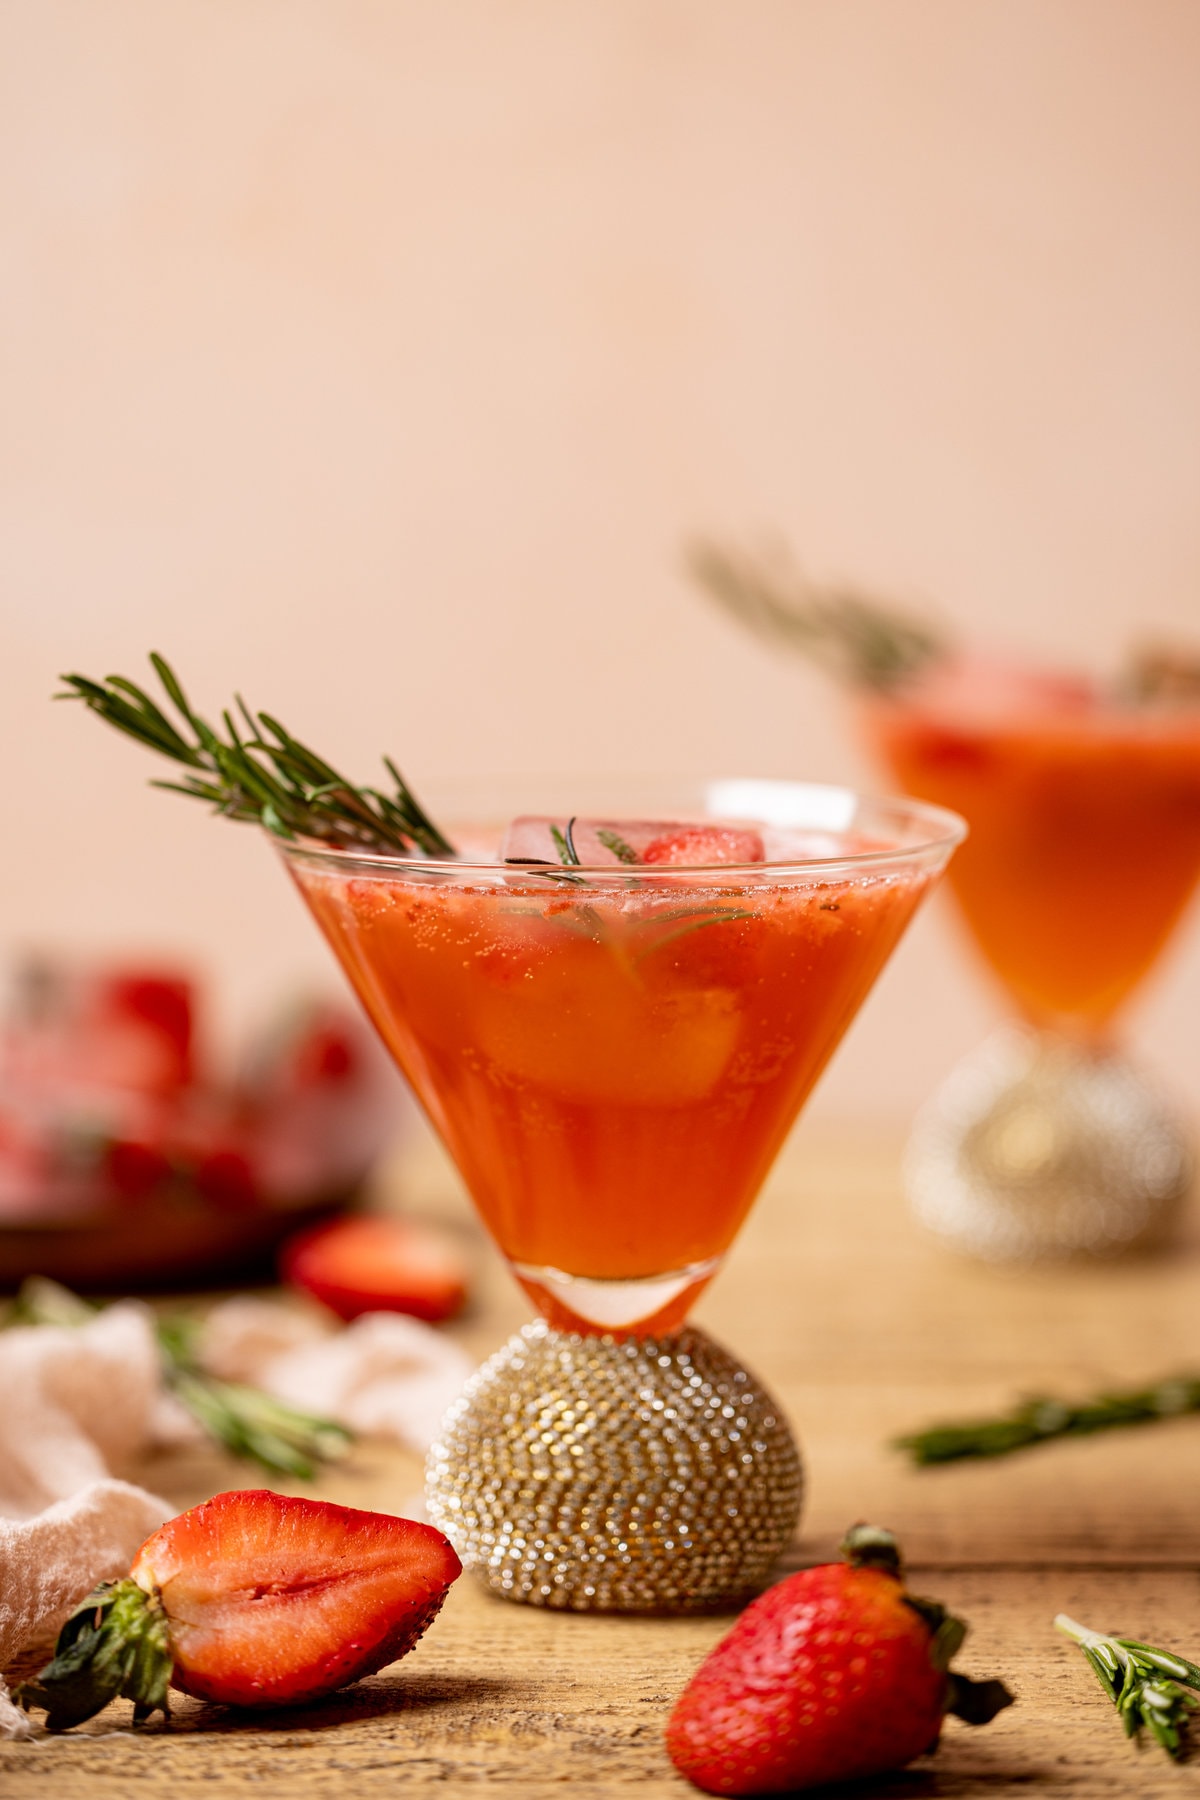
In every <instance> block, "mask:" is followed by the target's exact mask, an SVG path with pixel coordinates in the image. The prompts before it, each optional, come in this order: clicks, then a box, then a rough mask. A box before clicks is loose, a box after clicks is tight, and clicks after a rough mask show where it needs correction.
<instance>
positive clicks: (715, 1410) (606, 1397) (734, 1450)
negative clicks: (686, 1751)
mask: <svg viewBox="0 0 1200 1800" xmlns="http://www.w3.org/2000/svg"><path fill="white" fill-rule="evenodd" d="M803 1488H804V1477H803V1471H802V1467H801V1463H800V1455H799V1451H798V1450H797V1448H796V1444H795V1440H794V1439H793V1437H792V1434H791V1432H790V1431H789V1429H788V1426H787V1423H786V1421H785V1419H784V1417H783V1415H782V1413H781V1412H780V1409H779V1407H778V1406H777V1405H776V1403H775V1401H774V1400H773V1399H772V1398H771V1396H770V1394H768V1393H767V1392H766V1391H765V1389H764V1388H763V1387H762V1385H761V1383H759V1382H758V1381H757V1380H756V1379H755V1378H754V1376H752V1375H750V1374H749V1373H748V1372H747V1371H746V1370H745V1369H743V1368H742V1367H741V1366H740V1365H739V1364H738V1363H737V1362H736V1361H735V1360H734V1358H733V1357H732V1356H731V1355H730V1354H729V1352H728V1351H727V1350H724V1349H722V1348H721V1346H720V1345H719V1344H715V1343H714V1342H713V1341H712V1339H711V1338H709V1337H707V1336H706V1335H705V1334H704V1333H703V1332H702V1331H697V1330H696V1329H694V1328H693V1327H691V1326H688V1327H686V1328H685V1329H684V1330H683V1331H681V1332H680V1333H679V1334H678V1335H677V1336H674V1337H670V1338H661V1339H654V1338H640V1339H639V1338H625V1339H622V1340H614V1339H613V1338H609V1337H585V1336H576V1335H574V1334H571V1333H568V1332H560V1331H554V1330H552V1329H551V1328H550V1327H549V1326H548V1325H547V1324H545V1322H544V1321H542V1320H540V1319H539V1320H536V1321H535V1322H534V1323H533V1324H531V1325H527V1326H526V1327H525V1329H524V1330H523V1331H521V1332H519V1333H518V1335H517V1336H516V1337H514V1338H510V1339H509V1342H508V1343H507V1344H506V1345H505V1346H504V1348H503V1349H502V1350H500V1351H498V1352H497V1354H496V1355H495V1356H493V1357H492V1358H491V1360H490V1361H489V1362H487V1363H485V1364H484V1366H483V1368H481V1369H480V1370H479V1371H478V1373H477V1374H476V1375H474V1376H473V1377H472V1379H471V1381H470V1382H469V1383H468V1384H467V1387H466V1389H465V1390H464V1392H463V1395H462V1397H461V1398H460V1399H459V1400H458V1401H457V1402H456V1404H455V1405H454V1406H453V1407H452V1408H451V1410H450V1412H449V1413H448V1414H447V1416H446V1418H445V1420H444V1421H443V1423H442V1428H441V1433H440V1436H439V1438H438V1441H437V1443H435V1444H434V1446H433V1448H432V1449H431V1450H430V1452H429V1460H428V1464H427V1498H428V1505H429V1516H430V1518H431V1519H432V1521H433V1523H434V1524H435V1525H437V1526H438V1528H439V1529H440V1530H442V1531H444V1532H445V1533H446V1536H447V1537H448V1538H449V1539H450V1541H451V1543H452V1544H453V1545H454V1547H455V1549H456V1550H457V1551H458V1554H459V1555H460V1556H461V1558H462V1560H463V1562H464V1564H465V1565H466V1566H467V1567H468V1568H471V1569H474V1570H475V1571H476V1572H477V1573H478V1574H480V1575H482V1576H483V1578H484V1580H485V1581H486V1582H487V1584H488V1586H489V1587H491V1588H492V1589H493V1590H494V1591H495V1592H496V1593H498V1594H503V1595H505V1596H506V1597H507V1598H508V1599H511V1600H524V1601H527V1602H529V1603H530V1604H532V1605H535V1606H552V1607H567V1608H573V1609H575V1610H576V1611H593V1610H594V1611H610V1612H702V1611H708V1610H711V1609H714V1608H717V1607H722V1606H729V1605H734V1604H738V1603H740V1602H741V1601H743V1600H745V1599H747V1598H749V1597H750V1596H751V1595H752V1594H755V1593H757V1592H758V1591H759V1590H760V1589H761V1588H762V1587H763V1586H764V1585H765V1583H766V1581H767V1579H768V1577H769V1574H770V1570H771V1565H772V1563H773V1562H774V1560H775V1558H776V1557H777V1556H778V1555H779V1552H780V1551H781V1550H782V1549H783V1548H784V1546H785V1545H786V1544H787V1543H788V1542H789V1540H790V1538H791V1536H792V1533H793V1532H794V1530H795V1527H796V1522H797V1520H798V1518H799V1516H800V1504H801V1500H802V1497H803Z"/></svg>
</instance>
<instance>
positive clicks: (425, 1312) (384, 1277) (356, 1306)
mask: <svg viewBox="0 0 1200 1800" xmlns="http://www.w3.org/2000/svg"><path fill="white" fill-rule="evenodd" d="M280 1268H281V1270H282V1273H283V1276H284V1279H285V1280H286V1281H289V1282H291V1283H292V1285H293V1286H295V1287H299V1288H303V1289H304V1291H305V1293H308V1294H311V1295H312V1296H313V1298H314V1299H315V1300H320V1301H321V1302H322V1303H323V1304H324V1305H325V1306H328V1307H329V1308H330V1310H331V1311H332V1312H335V1313H336V1314H337V1315H338V1318H339V1319H357V1318H358V1317H359V1315H360V1314H361V1313H368V1312H401V1313H411V1314H412V1315H413V1317H414V1318H417V1319H428V1320H430V1321H431V1322H433V1323H436V1322H437V1321H439V1320H441V1319H449V1318H452V1317H453V1315H454V1314H455V1313H456V1312H458V1311H459V1310H460V1308H461V1307H462V1305H463V1302H464V1301H465V1300H466V1297H467V1271H466V1266H465V1264H464V1263H463V1259H462V1257H461V1256H460V1255H459V1252H458V1249H457V1248H456V1246H455V1245H454V1243H453V1242H452V1241H451V1240H450V1239H449V1238H448V1237H444V1236H443V1235H442V1234H441V1232H438V1231H435V1230H433V1229H431V1228H430V1227H429V1226H428V1225H418V1224H414V1223H413V1221H412V1220H410V1219H392V1218H382V1217H378V1216H373V1215H366V1216H362V1217H354V1218H345V1219H334V1220H332V1221H331V1222H330V1223H329V1224H326V1225H315V1226H313V1228H312V1229H311V1230H309V1231H303V1232H301V1233H300V1234H299V1235H298V1236H296V1237H294V1238H290V1239H289V1240H288V1242H287V1243H286V1244H285V1245H284V1246H283V1249H282V1251H281V1252H280Z"/></svg>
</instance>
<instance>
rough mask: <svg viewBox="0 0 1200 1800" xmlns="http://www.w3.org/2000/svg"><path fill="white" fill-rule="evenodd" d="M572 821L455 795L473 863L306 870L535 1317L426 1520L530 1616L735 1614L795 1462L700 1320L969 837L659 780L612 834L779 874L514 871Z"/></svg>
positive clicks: (432, 1464)
mask: <svg viewBox="0 0 1200 1800" xmlns="http://www.w3.org/2000/svg"><path fill="white" fill-rule="evenodd" d="M563 797H564V796H561V795H551V794H549V793H546V792H543V793H541V794H537V793H535V792H533V791H532V790H531V787H530V784H528V783H526V784H522V787H521V790H520V792H519V793H518V792H515V791H512V792H504V791H502V790H501V791H495V792H492V793H483V794H479V795H474V796H468V795H465V794H462V793H460V795H459V796H458V804H457V807H456V809H455V810H457V812H458V815H459V819H460V821H461V822H460V824H459V826H458V828H457V829H456V830H455V831H454V833H453V835H454V837H455V841H456V842H457V843H458V845H459V846H460V850H461V852H462V859H461V860H456V861H431V860H422V859H419V858H391V857H386V856H377V855H366V854H358V853H353V852H347V851H331V850H322V849H319V848H312V847H308V846H305V845H284V846H283V847H282V854H283V857H284V860H285V862H286V864H287V867H288V869H289V872H290V873H291V875H292V877H293V879H294V880H295V882H296V885H297V886H298V888H299V889H300V892H301V894H302V895H303V897H304V899H305V901H306V902H307V904H308V906H309V908H310V909H311V911H312V913H313V915H314V917H315V918H316V920H317V923H318V924H319V925H320V927H321V929H322V931H323V932H324V934H325V936H326V937H327V939H328V941H329V943H330V944H331V946H332V947H333V949H334V951H335V953H336V955H337V957H338V959H339V961H340V962H341V964H342V967H343V968H344V970H345V972H346V974H347V975H348V977H349V979H350V981H351V983H352V985H353V986H354V988H355V990H356V991H357V993H358V995H359V998H360V999H361V1000H362V1002H363V1004H364V1006H365V1007H366V1010H367V1012H368V1013H369V1014H370V1016H371V1018H372V1020H373V1021H374V1023H375V1025H376V1027H377V1028H378V1030H379V1032H380V1034H381V1036H382V1037H383V1039H384V1042H385V1043H386V1044H387V1046H388V1048H389V1049H390V1051H391V1052H392V1054H393V1056H394V1057H395V1059H396V1061H397V1063H398V1064H399V1065H400V1067H401V1069H402V1070H403V1071H404V1073H405V1075H406V1076H407V1077H408V1079H409V1081H410V1082H411V1084H412V1086H413V1088H414V1089H415V1091H416V1093H417V1095H418V1097H419V1098H420V1100H421V1102H422V1103H423V1105H424V1107H425V1109H426V1111H427V1113H428V1115H429V1117H430V1119H431V1120H432V1122H433V1124H434V1126H435V1128H436V1129H437V1131H438V1132H439V1134H440V1135H441V1137H442V1139H443V1141H444V1142H445V1144H446V1146H447V1148H448V1150H449V1152H450V1154H451V1156H452V1157H453V1159H454V1161H455V1163H456V1164H457V1166H458V1169H459V1171H460V1173H461V1175H462V1177H463V1180H464V1181H465V1183H466V1186H467V1188H468V1190H469V1192H470V1194H471V1196H472V1198H473V1200H474V1203H475V1205H476V1207H477V1208H478V1210H479V1213H480V1215H481V1217H482V1219H483V1222H484V1224H485V1225H486V1226H487V1228H488V1230H489V1231H490V1233H491V1235H492V1236H493V1238H494V1239H495V1241H496V1243H497V1244H498V1245H499V1247H500V1249H501V1251H502V1252H503V1254H504V1256H505V1257H506V1258H507V1260H508V1263H509V1266H510V1267H511V1269H512V1272H513V1274H514V1275H515V1277H516V1279H517V1280H518V1281H519V1282H520V1283H521V1286H522V1287H523V1288H524V1290H525V1292H526V1293H527V1294H528V1296H529V1298H530V1300H531V1301H532V1302H533V1304H534V1306H535V1307H536V1308H537V1311H538V1314H539V1315H540V1316H539V1318H538V1320H537V1321H536V1322H535V1323H534V1324H533V1325H531V1326H528V1327H526V1329H525V1330H524V1331H523V1332H521V1333H520V1334H518V1335H517V1336H516V1337H515V1338H513V1339H512V1340H511V1341H510V1342H509V1344H508V1345H506V1346H505V1347H504V1348H503V1349H502V1350H501V1351H500V1352H499V1353H498V1354H497V1355H496V1356H495V1357H493V1358H492V1360H491V1362H490V1363H488V1364H487V1365H486V1366H485V1367H484V1368H483V1369H482V1370H481V1371H480V1372H479V1373H478V1374H477V1375H476V1376H475V1377H474V1378H473V1380H472V1382H471V1383H470V1385H469V1386H468V1389H467V1391H466V1393H465V1394H464V1396H463V1398H462V1399H461V1400H460V1401H459V1403H458V1404H457V1405H456V1406H455V1407H454V1408H453V1409H452V1411H451V1413H450V1415H449V1416H448V1418H447V1419H446V1421H445V1422H444V1425H443V1428H442V1431H441V1435H440V1438H439V1441H438V1443H436V1444H435V1445H434V1447H433V1449H432V1451H431V1453H430V1458H429V1464H428V1502H429V1510H430V1514H431V1516H432V1518H433V1519H434V1521H435V1522H436V1523H437V1524H438V1525H439V1526H440V1527H441V1528H442V1529H443V1530H445V1532H446V1533H447V1535H448V1536H449V1537H450V1539H451V1540H452V1542H453V1543H454V1545H455V1548H456V1549H457V1550H458V1552H459V1555H460V1556H461V1557H462V1558H463V1561H464V1562H465V1563H466V1564H467V1565H468V1566H473V1567H475V1568H476V1569H477V1570H479V1571H480V1572H481V1573H482V1574H483V1576H484V1577H485V1579H486V1580H487V1582H488V1583H489V1585H490V1586H491V1587H492V1588H493V1589H494V1590H495V1591H497V1592H499V1593H502V1594H505V1595H508V1596H509V1597H511V1598H514V1599H520V1600H526V1601H531V1602H533V1603H536V1604H543V1605H549V1606H559V1607H573V1608H576V1609H591V1608H594V1609H609V1610H623V1611H645V1610H664V1609H666V1610H681V1611H682V1610H695V1609H700V1608H710V1607H714V1606H721V1605H728V1604H731V1603H735V1602H738V1601H740V1600H743V1599H744V1598H746V1597H747V1595H749V1594H750V1593H753V1592H754V1591H756V1590H757V1589H758V1588H759V1587H761V1586H762V1585H763V1583H764V1582H765V1581H766V1579H767V1576H768V1573H769V1570H770V1566H771V1563H772V1561H773V1560H774V1558H775V1557H776V1555H777V1554H778V1552H779V1551H780V1550H781V1549H782V1547H783V1546H784V1545H785V1544H786V1543H787V1542H788V1540H789V1539H790V1537H791V1534H792V1532H793V1530H794V1528H795V1524H796V1520H797V1517H798V1515H799V1508H800V1500H801V1490H802V1474H801V1466H800V1459H799V1455H798V1452H797V1449H796V1446H795V1443H794V1441H793V1439H792V1437H791V1434H790V1432H789V1430H788V1427H787V1424H786V1422H785V1420H784V1419H783V1417H782V1414H781V1412H780V1409H779V1408H778V1406H777V1405H776V1404H775V1402H774V1401H773V1400H772V1399H771V1397H770V1395H769V1393H767V1392H766V1390H765V1389H764V1388H763V1387H762V1385H761V1383H759V1382H758V1381H757V1380H756V1378H755V1377H754V1376H752V1375H751V1374H749V1373H748V1371H746V1370H745V1369H743V1368H742V1367H741V1366H740V1365H739V1363H738V1362H737V1360H736V1359H735V1358H734V1357H733V1356H731V1355H730V1353H729V1352H728V1351H726V1350H724V1349H722V1348H721V1347H720V1346H718V1345H716V1344H715V1343H713V1341H712V1340H711V1339H709V1338H708V1337H707V1336H705V1334H704V1333H702V1332H700V1331H698V1330H696V1329H695V1328H693V1327H691V1326H689V1324H688V1323H687V1318H688V1313H689V1310H690V1308H691V1306H692V1304H693V1302H694V1301H695V1299H696V1297H697V1295H698V1294H699V1293H700V1291H701V1290H702V1288H703V1287H704V1286H705V1284H706V1283H707V1282H708V1281H709V1280H710V1279H711V1278H712V1276H713V1275H714V1274H715V1273H716V1271H717V1269H718V1268H719V1267H720V1264H721V1262H722V1260H723V1258H724V1256H725V1254H726V1252H727V1251H728V1249H729V1247H730V1244H731V1243H732V1241H733V1239H734V1237H735V1235H736V1233H737V1230H738V1227H739V1226H740V1224H741V1222H742V1220H743V1218H744V1217H745V1215H746V1213H747V1211H748V1209H749V1207H750V1206H751V1204H752V1202H753V1200H754V1198H755V1196H756V1194H757V1192H758V1190H759V1187H760V1186H761V1183H762V1181H763V1178H764V1176H765V1175H766V1173H767V1170H768V1168H769V1167H770V1165H771V1162H772V1160H773V1159H774V1157H775V1155H776V1152H777V1151H778V1150H779V1148H780V1145H781V1144H782V1142H783V1140H784V1138H785V1137H786V1135H787V1133H788V1131H789V1129H790V1128H791V1126H792V1124H793V1122H794V1120H795V1118H796V1115H797V1113H798V1111H799V1109H800V1107H801V1105H802V1103H803V1102H804V1100H805V1098H806V1096H807V1095H808V1093H809V1091H810V1089H811V1088H812V1086H813V1083H814V1082H815V1081H816V1079H817V1076H818V1075H819V1074H820V1071H821V1069H822V1068H823V1067H824V1065H825V1063H826V1062H827V1060H828V1058H829V1057H830V1055H831V1054H832V1052H833V1050H834V1048H835V1046H836V1045H837V1043H838V1041H839V1039H840V1038H841V1036H842V1034H843V1032H844V1031H845V1029H846V1027H847V1025H848V1024H849V1023H850V1021H851V1019H852V1018H853V1017H854V1015H855V1013H856V1012H857V1010H858V1007H859V1005H860V1004H861V1002H862V1000H863V999H864V997H865V996H866V994H867V992H868V990H869V989H870V987H871V985H872V983H873V982H874V980H875V978H876V976H877V975H878V974H879V971H880V969H881V968H882V967H883V965H884V963H885V962H886V961H887V958H888V956H889V955H890V953H891V951H892V949H893V948H894V946H895V944H896V942H897V940H898V939H899V937H900V935H901V933H902V932H903V930H904V927H905V926H906V924H907V923H908V921H909V919H910V918H911V916H912V914H913V912H914V910H915V908H916V907H917V905H918V904H919V902H920V900H921V898H922V896H923V895H924V893H925V892H926V891H927V889H928V888H929V886H930V884H931V883H932V881H933V880H934V879H935V877H936V876H937V874H938V873H939V871H940V870H941V868H942V867H943V866H944V864H945V862H946V860H947V858H948V857H949V855H950V853H951V851H952V850H953V848H954V846H955V845H956V844H957V842H958V841H959V839H960V837H961V835H962V824H961V821H960V820H958V819H957V818H955V817H954V816H953V815H952V814H950V813H947V812H944V811H942V810H940V809H938V808H935V807H929V806H924V805H920V804H918V803H913V802H905V801H869V800H864V799H861V798H859V797H857V796H855V795H854V794H851V793H849V792H847V791H846V790H844V789H838V788H818V787H808V786H801V785H797V784H793V783H785V782H757V781H754V782H748V781H725V782H712V783H708V784H705V785H697V786H694V787H692V788H687V789H683V790H680V789H679V788H678V787H676V788H675V789H674V790H654V789H652V788H648V787H647V786H645V785H638V786H637V787H636V788H633V789H632V790H630V789H629V788H628V787H627V788H626V791H625V792H621V791H619V789H618V791H617V792H615V793H614V792H611V791H610V792H608V793H606V795H605V796H604V799H603V802H602V803H599V804H597V805H596V806H595V807H594V808H593V809H592V810H593V817H595V816H597V815H599V816H602V817H607V818H608V819H610V820H613V819H615V820H617V821H620V820H621V819H625V820H630V819H635V818H636V819H643V820H644V819H666V820H670V821H672V822H680V821H682V822H696V823H702V822H703V821H706V820H713V819H719V820H722V821H728V820H730V819H736V820H737V821H739V823H741V822H749V821H753V822H756V823H757V824H758V825H759V826H760V827H761V832H762V840H763V847H764V852H765V860H763V861H760V862H749V863H745V864H740V865H731V864H728V863H725V864H721V865H718V866H712V867H691V866H675V865H671V866H667V865H661V864H656V865H649V864H634V863H622V862H618V863H610V864H608V865H606V866H604V867H595V868H587V867H582V866H568V867H564V866H562V865H556V866H553V867H549V866H545V865H543V866H519V867H518V866H513V865H505V864H504V863H501V862H498V860H497V857H498V854H499V851H498V846H499V844H500V841H501V836H502V833H503V824H504V821H506V820H508V819H509V818H511V817H512V815H513V814H514V813H516V812H518V811H523V812H526V813H528V812H530V811H531V810H533V809H534V808H540V809H541V811H542V813H543V814H545V815H547V816H555V815H557V816H558V817H559V818H560V819H561V821H562V827H563V828H564V829H565V828H566V827H567V825H568V822H569V821H570V818H571V811H572V810H574V809H578V810H579V811H582V810H583V808H582V806H581V804H580V801H581V792H580V786H579V784H574V785H573V789H572V792H571V795H570V796H569V800H570V807H569V809H568V810H562V809H561V805H560V802H561V798H563ZM435 798H436V796H435Z"/></svg>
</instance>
